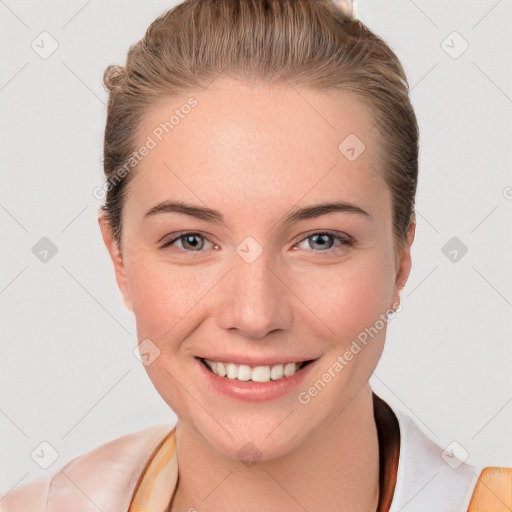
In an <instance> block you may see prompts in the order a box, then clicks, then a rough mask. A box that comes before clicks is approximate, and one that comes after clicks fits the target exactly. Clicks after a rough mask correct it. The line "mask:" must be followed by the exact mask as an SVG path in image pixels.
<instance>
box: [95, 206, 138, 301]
mask: <svg viewBox="0 0 512 512" xmlns="http://www.w3.org/2000/svg"><path fill="white" fill-rule="evenodd" d="M98 224H99V225H100V231H101V236H102V238H103V242H104V243H105V246H106V248H107V250H108V253H109V255H110V259H111V260H112V263H113V264H114V272H115V275H116V281H117V286H118V288H119V290H120V292H121V295H122V296H123V301H124V304H125V306H126V307H127V308H128V309H129V310H130V311H133V305H132V302H131V300H130V296H129V293H128V285H127V282H126V274H125V268H124V262H123V257H122V254H121V252H120V251H119V248H118V247H117V243H116V241H115V239H114V236H113V234H112V229H111V227H110V224H109V222H108V221H107V218H106V215H105V212H104V211H101V212H100V213H99V215H98Z"/></svg>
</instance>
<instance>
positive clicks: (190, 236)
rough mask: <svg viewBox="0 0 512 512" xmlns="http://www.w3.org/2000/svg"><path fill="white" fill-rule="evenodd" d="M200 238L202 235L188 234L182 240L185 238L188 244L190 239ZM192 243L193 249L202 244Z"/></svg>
mask: <svg viewBox="0 0 512 512" xmlns="http://www.w3.org/2000/svg"><path fill="white" fill-rule="evenodd" d="M199 238H201V237H199V236H198V235H186V236H184V237H182V240H184V241H185V243H186V244H188V243H190V240H194V239H196V240H198V239H199ZM190 245H191V248H192V249H197V247H198V245H201V244H200V243H195V244H194V242H192V243H191V244H190Z"/></svg>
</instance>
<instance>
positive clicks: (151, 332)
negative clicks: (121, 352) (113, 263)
mask: <svg viewBox="0 0 512 512" xmlns="http://www.w3.org/2000/svg"><path fill="white" fill-rule="evenodd" d="M126 275H127V282H128V287H129V293H130V298H131V300H132V304H133V313H134V315H135V318H136V321H137V328H138V331H140V336H143V337H153V338H155V339H159V338H161V337H163V336H164V335H165V334H166V333H168V332H169V331H170V330H171V329H173V330H174V329H175V326H176V328H178V329H179V330H180V331H182V330H183V329H184V327H185V326H186V324H187V322H186V320H187V319H192V318H193V316H194V313H195V312H196V311H197V309H194V308H195V307H196V306H197V305H198V304H199V303H200V301H201V300H204V299H205V298H206V296H207V294H208V292H209V291H211V290H212V289H214V287H215V286H214V285H215V282H216V280H217V281H218V279H216V276H215V275H212V271H211V270H210V271H208V270H207V269H199V267H198V266H192V265H190V266H186V265H184V266H172V265H170V264H169V263H168V262H162V261H161V260H159V259H158V258H154V257H152V258H149V257H148V258H143V257H139V258H137V259H136V260H133V261H131V262H129V263H128V264H127V265H126ZM173 334H174V335H175V334H176V332H175V331H174V332H173ZM173 337H174V336H173Z"/></svg>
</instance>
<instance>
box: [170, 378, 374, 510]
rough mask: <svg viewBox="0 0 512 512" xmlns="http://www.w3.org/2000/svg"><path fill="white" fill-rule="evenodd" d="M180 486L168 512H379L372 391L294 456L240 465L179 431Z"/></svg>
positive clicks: (182, 428)
mask: <svg viewBox="0 0 512 512" xmlns="http://www.w3.org/2000/svg"><path fill="white" fill-rule="evenodd" d="M176 442H177V457H178V464H179V481H178V485H177V489H176V492H175V495H174V499H173V501H172V504H171V507H170V509H169V510H170V512H187V511H189V510H194V509H195V510H197V511H200V512H217V511H219V510H223V511H226V512H231V511H238V510H258V511H259V510H266V511H269V512H273V511H276V512H277V511H283V510H286V511H290V512H292V511H293V512H295V511H297V512H303V511H304V510H307V511H308V512H320V511H321V512H325V510H350V511H352V512H368V511H372V510H373V511H375V510H377V503H378V499H379V444H378V436H377V427H376V425H375V419H374V410H373V401H372V391H371V388H370V386H369V385H367V387H366V388H365V389H363V390H362V391H361V392H360V393H358V395H357V397H356V398H355V399H354V400H353V401H352V402H351V403H350V405H349V406H348V407H347V408H346V409H345V410H344V411H343V412H342V413H341V414H339V415H338V416H337V417H336V418H334V420H332V421H331V422H329V423H328V424H326V425H325V426H324V427H323V428H322V429H318V430H316V431H315V432H312V433H311V435H310V436H309V438H308V439H307V441H305V442H304V443H303V444H302V445H301V446H299V447H298V448H297V450H295V451H294V452H291V453H288V454H286V455H285V456H282V457H280V458H278V459H273V460H267V461H259V462H258V463H257V464H254V465H251V466H245V465H243V464H241V463H240V461H239V460H233V459H231V458H229V457H225V456H223V455H222V454H219V452H218V451H216V450H211V449H208V447H207V446H205V440H204V439H203V438H202V436H200V435H199V434H198V433H197V432H196V431H195V430H193V429H192V428H191V427H189V426H188V425H186V424H182V423H180V422H178V424H177V426H176Z"/></svg>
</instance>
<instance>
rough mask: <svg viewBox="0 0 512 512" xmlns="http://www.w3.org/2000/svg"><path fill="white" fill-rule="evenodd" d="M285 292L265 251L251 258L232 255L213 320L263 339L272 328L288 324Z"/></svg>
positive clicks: (290, 317) (245, 334)
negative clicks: (233, 256)
mask: <svg viewBox="0 0 512 512" xmlns="http://www.w3.org/2000/svg"><path fill="white" fill-rule="evenodd" d="M289 295H290V290H289V288H288V287H287V286H286V284H285V283H284V279H283V277H282V276H280V275H279V271H278V270H276V268H275V265H273V264H272V261H271V258H270V257H269V256H268V255H267V254H266V253H265V252H263V253H262V254H260V256H259V257H258V258H257V259H256V260H254V261H252V262H248V261H245V260H244V259H243V258H242V257H240V256H238V255H236V257H235V258H234V266H233V268H232V270H231V271H230V272H229V274H228V276H226V278H225V279H224V280H223V289H222V301H221V303H220V304H219V309H218V311H217V321H218V322H219V325H220V327H221V328H223V329H226V330H232V331H238V333H239V334H240V335H242V336H244V337H246V338H251V339H256V340H257V339H263V338H265V337H266V336H268V335H269V334H270V333H271V332H273V331H276V330H280V329H289V328H290V325H291V322H292V311H291V307H290V301H289Z"/></svg>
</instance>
